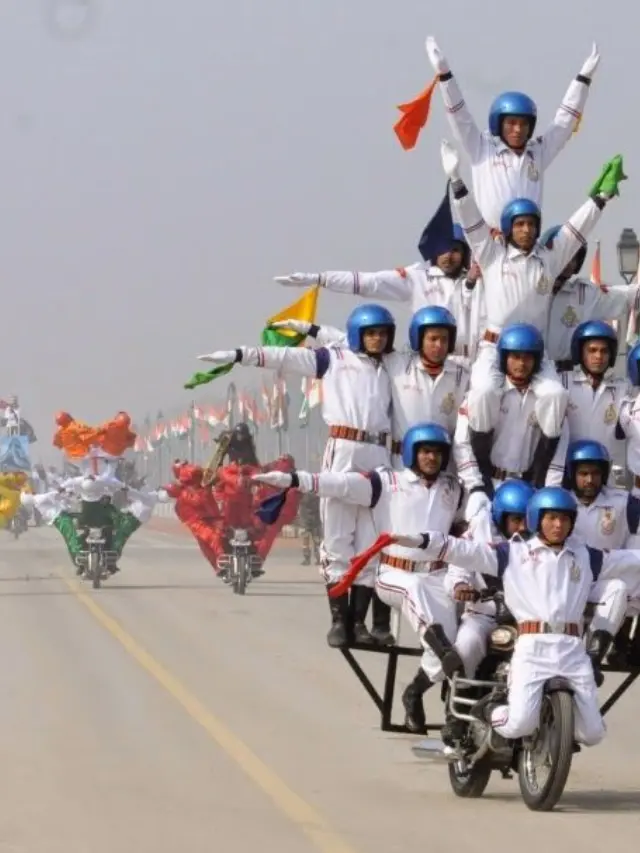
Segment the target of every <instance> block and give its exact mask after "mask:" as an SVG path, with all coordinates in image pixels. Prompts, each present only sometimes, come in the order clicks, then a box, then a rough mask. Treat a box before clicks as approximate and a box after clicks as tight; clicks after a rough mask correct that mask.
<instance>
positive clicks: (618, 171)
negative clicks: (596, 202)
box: [589, 154, 627, 196]
mask: <svg viewBox="0 0 640 853" xmlns="http://www.w3.org/2000/svg"><path fill="white" fill-rule="evenodd" d="M626 180H627V176H626V175H625V173H624V166H623V163H622V154H616V156H615V157H612V158H611V160H609V162H608V163H605V164H604V166H603V167H602V170H601V172H600V175H599V177H598V180H597V181H596V182H595V184H594V185H593V186H592V187H591V189H590V190H589V195H592V196H593V195H598V193H604V194H605V195H608V196H615V195H620V192H619V189H618V187H619V185H620V183H622V181H626Z"/></svg>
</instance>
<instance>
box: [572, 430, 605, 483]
mask: <svg viewBox="0 0 640 853" xmlns="http://www.w3.org/2000/svg"><path fill="white" fill-rule="evenodd" d="M581 462H594V463H596V464H597V465H599V466H600V467H601V468H602V479H603V482H606V481H607V480H608V479H609V472H610V471H611V457H610V456H609V451H608V450H607V448H606V447H605V446H604V444H601V443H600V442H599V441H592V440H591V439H582V440H581V441H572V442H571V444H570V445H569V447H568V449H567V456H566V460H565V470H566V472H567V475H568V480H569V482H570V484H571V486H572V488H573V487H575V473H576V465H579V464H580V463H581Z"/></svg>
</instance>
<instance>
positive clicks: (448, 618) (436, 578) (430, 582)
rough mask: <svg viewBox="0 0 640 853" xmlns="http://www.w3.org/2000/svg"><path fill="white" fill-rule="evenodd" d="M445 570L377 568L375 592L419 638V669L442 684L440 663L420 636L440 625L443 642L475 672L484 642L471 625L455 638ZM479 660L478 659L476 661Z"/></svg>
mask: <svg viewBox="0 0 640 853" xmlns="http://www.w3.org/2000/svg"><path fill="white" fill-rule="evenodd" d="M445 573H446V572H445V571H444V570H440V571H436V572H405V571H403V570H402V569H391V568H386V567H385V566H381V567H380V571H379V572H378V576H377V577H376V582H375V590H376V594H377V595H378V598H380V600H381V601H383V602H384V603H385V604H388V605H389V607H394V608H397V609H398V610H400V611H401V613H402V615H403V616H404V618H405V619H406V620H407V622H408V623H409V625H411V627H412V629H413V630H414V631H415V633H416V634H417V635H418V637H419V639H420V644H421V646H422V648H423V649H424V653H423V655H422V659H421V661H420V665H421V666H422V668H423V670H424V671H425V672H426V674H427V675H428V676H429V678H430V679H431V681H432V682H437V681H442V680H443V679H444V673H443V672H442V666H441V664H440V660H439V659H438V658H437V657H436V655H435V654H434V653H433V652H432V651H431V649H430V648H429V646H427V644H426V643H425V642H424V641H423V639H422V635H423V634H424V632H425V631H426V629H427V628H429V627H430V626H431V625H436V624H437V625H442V629H443V631H444V633H445V636H446V638H447V639H448V640H449V642H450V643H452V644H454V645H455V647H456V649H457V650H458V654H459V655H460V657H461V658H462V661H463V662H464V664H465V671H466V670H467V661H469V665H470V666H471V667H473V669H472V670H470V671H468V672H467V675H469V676H471V675H473V673H474V672H475V668H476V667H477V665H478V663H479V662H480V660H482V654H483V651H482V649H483V642H482V639H481V638H480V637H479V636H478V633H479V629H478V626H477V625H476V626H474V625H473V624H470V625H469V626H468V629H467V630H466V632H465V633H464V634H463V635H462V637H461V636H460V634H458V636H457V637H456V633H457V627H458V626H457V614H456V605H455V602H454V601H453V600H452V599H451V597H450V596H449V595H448V594H447V592H446V589H445V586H444V575H445ZM478 656H479V657H478Z"/></svg>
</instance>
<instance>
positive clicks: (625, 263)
mask: <svg viewBox="0 0 640 853" xmlns="http://www.w3.org/2000/svg"><path fill="white" fill-rule="evenodd" d="M616 248H617V251H618V272H619V273H620V276H621V278H622V279H623V280H624V281H625V283H626V284H631V283H632V281H633V280H634V278H635V277H636V276H637V274H638V265H639V264H640V243H639V242H638V237H637V235H636V232H635V231H634V230H633V228H623V229H622V233H621V234H620V239H619V240H618V245H617V247H616ZM628 330H629V312H628V311H625V312H624V313H623V314H622V316H621V317H620V319H619V320H618V361H617V364H616V375H617V376H621V377H624V375H625V374H626V369H627V364H626V362H627V334H628ZM635 331H636V329H635V328H634V332H635Z"/></svg>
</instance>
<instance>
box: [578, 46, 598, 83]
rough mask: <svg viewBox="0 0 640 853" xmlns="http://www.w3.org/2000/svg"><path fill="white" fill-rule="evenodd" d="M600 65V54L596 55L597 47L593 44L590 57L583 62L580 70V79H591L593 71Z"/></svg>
mask: <svg viewBox="0 0 640 853" xmlns="http://www.w3.org/2000/svg"><path fill="white" fill-rule="evenodd" d="M599 64H600V54H599V53H598V45H597V44H596V43H595V42H594V43H593V47H592V48H591V55H590V56H588V57H587V59H586V60H585V61H584V64H583V66H582V68H581V69H580V76H581V77H588V78H589V79H591V77H592V76H593V73H594V71H595V70H596V68H597V67H598V65H599Z"/></svg>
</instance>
